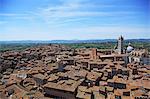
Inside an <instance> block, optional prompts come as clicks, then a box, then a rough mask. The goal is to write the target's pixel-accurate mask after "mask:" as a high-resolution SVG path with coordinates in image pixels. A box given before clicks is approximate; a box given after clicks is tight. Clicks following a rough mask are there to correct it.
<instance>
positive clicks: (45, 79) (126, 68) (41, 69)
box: [0, 37, 150, 99]
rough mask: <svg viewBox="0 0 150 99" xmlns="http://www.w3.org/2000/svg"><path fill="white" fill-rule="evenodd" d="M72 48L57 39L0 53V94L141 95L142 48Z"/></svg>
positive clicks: (45, 98) (33, 97)
mask: <svg viewBox="0 0 150 99" xmlns="http://www.w3.org/2000/svg"><path fill="white" fill-rule="evenodd" d="M122 40H123V38H122V37H120V38H119V41H118V43H120V44H118V48H117V49H116V50H100V49H96V48H88V49H86V48H78V49H71V48H69V47H66V46H63V45H57V44H50V45H43V46H38V47H33V48H28V49H25V50H24V51H21V52H16V51H7V52H3V53H0V71H1V73H0V98H2V99H8V98H10V99H53V98H55V99H57V98H58V99H147V98H148V97H150V83H149V81H150V65H149V63H148V62H147V61H146V62H145V61H143V60H139V61H135V60H134V58H135V57H139V56H140V57H144V58H148V57H149V56H148V54H147V52H146V51H144V50H143V52H142V51H139V53H142V54H136V53H138V52H137V51H136V50H131V49H130V50H131V51H128V52H127V53H124V51H123V49H122V48H123V47H122V46H123V45H122V44H123V42H122Z"/></svg>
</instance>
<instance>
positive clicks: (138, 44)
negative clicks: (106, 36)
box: [65, 42, 150, 52]
mask: <svg viewBox="0 0 150 99" xmlns="http://www.w3.org/2000/svg"><path fill="white" fill-rule="evenodd" d="M128 43H129V42H125V44H124V47H127V46H128ZM116 44H117V42H107V43H78V44H65V45H68V46H70V47H72V48H98V49H114V48H115V46H116ZM131 45H132V46H133V47H134V48H136V49H141V48H145V49H148V50H149V52H150V43H149V42H131Z"/></svg>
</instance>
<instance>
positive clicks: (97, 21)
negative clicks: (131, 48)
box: [0, 0, 150, 41]
mask: <svg viewBox="0 0 150 99" xmlns="http://www.w3.org/2000/svg"><path fill="white" fill-rule="evenodd" d="M149 9H150V1H149V0H105V1H104V0H0V41H18V40H43V41H47V40H90V39H91V40H94V39H117V38H118V37H119V36H120V35H123V36H124V38H125V39H150V29H149V27H150V10H149Z"/></svg>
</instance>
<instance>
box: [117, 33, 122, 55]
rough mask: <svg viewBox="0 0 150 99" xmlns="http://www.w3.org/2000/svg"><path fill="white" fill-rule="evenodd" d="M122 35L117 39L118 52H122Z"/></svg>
mask: <svg viewBox="0 0 150 99" xmlns="http://www.w3.org/2000/svg"><path fill="white" fill-rule="evenodd" d="M123 40H124V39H123V37H122V36H120V37H119V39H118V47H117V50H118V53H119V54H123Z"/></svg>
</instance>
